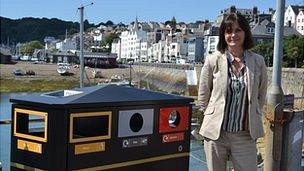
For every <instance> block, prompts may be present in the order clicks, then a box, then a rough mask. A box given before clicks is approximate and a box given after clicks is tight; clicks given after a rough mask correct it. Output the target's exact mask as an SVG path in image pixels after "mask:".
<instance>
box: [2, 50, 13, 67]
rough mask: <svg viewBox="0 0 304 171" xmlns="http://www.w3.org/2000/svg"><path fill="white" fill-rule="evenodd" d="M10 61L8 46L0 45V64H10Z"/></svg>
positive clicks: (10, 55)
mask: <svg viewBox="0 0 304 171" xmlns="http://www.w3.org/2000/svg"><path fill="white" fill-rule="evenodd" d="M11 62H12V54H11V51H10V49H9V48H5V47H0V64H10V63H11Z"/></svg>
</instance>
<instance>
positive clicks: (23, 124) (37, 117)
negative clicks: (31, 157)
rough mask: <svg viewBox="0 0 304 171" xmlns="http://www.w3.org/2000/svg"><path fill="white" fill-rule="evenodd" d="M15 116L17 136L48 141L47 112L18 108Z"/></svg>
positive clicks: (15, 133)
mask: <svg viewBox="0 0 304 171" xmlns="http://www.w3.org/2000/svg"><path fill="white" fill-rule="evenodd" d="M14 118H15V119H14V120H15V122H14V135H15V136H17V137H22V138H27V139H32V140H37V141H43V142H46V140H47V113H45V112H39V111H34V110H25V109H17V108H16V109H15V112H14Z"/></svg>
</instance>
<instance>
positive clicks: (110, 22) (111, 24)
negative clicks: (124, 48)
mask: <svg viewBox="0 0 304 171" xmlns="http://www.w3.org/2000/svg"><path fill="white" fill-rule="evenodd" d="M106 25H107V26H113V25H114V23H113V22H112V21H111V20H108V21H107V22H106Z"/></svg>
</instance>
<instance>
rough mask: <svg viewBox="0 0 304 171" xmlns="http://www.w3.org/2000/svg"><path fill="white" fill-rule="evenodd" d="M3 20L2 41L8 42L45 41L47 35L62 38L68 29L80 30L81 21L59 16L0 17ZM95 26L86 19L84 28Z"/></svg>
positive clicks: (0, 41) (71, 31) (70, 30)
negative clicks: (50, 17)
mask: <svg viewBox="0 0 304 171" xmlns="http://www.w3.org/2000/svg"><path fill="white" fill-rule="evenodd" d="M0 20H1V40H0V43H5V44H7V41H8V40H9V42H10V43H15V44H16V43H18V42H28V41H32V40H39V41H41V42H43V39H44V38H45V37H46V36H53V37H55V38H62V37H63V36H64V35H65V32H66V30H68V34H73V33H76V32H78V30H79V23H78V22H72V21H63V20H60V19H57V18H52V19H48V18H32V17H27V18H22V19H9V18H5V17H0ZM90 27H95V25H94V24H90V23H89V22H88V21H87V20H85V21H84V29H85V30H86V29H87V28H90Z"/></svg>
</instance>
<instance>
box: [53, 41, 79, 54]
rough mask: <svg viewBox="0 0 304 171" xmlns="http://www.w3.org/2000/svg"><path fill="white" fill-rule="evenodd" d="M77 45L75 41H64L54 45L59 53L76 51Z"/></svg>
mask: <svg viewBox="0 0 304 171" xmlns="http://www.w3.org/2000/svg"><path fill="white" fill-rule="evenodd" d="M76 47H77V43H76V40H75V39H69V38H67V39H65V40H64V41H61V42H58V43H56V49H58V50H59V51H61V52H67V51H71V50H72V51H73V50H76Z"/></svg>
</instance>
